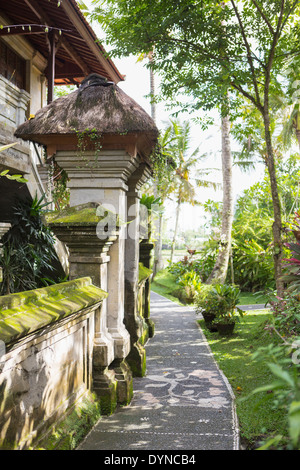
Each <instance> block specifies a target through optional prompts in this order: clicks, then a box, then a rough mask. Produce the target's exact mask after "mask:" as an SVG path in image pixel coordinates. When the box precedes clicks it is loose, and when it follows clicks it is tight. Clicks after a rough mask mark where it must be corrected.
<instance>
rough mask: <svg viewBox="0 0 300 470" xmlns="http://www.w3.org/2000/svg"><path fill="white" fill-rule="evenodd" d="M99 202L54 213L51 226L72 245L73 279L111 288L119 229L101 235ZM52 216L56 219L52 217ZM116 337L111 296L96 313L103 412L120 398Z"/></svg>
mask: <svg viewBox="0 0 300 470" xmlns="http://www.w3.org/2000/svg"><path fill="white" fill-rule="evenodd" d="M98 208H99V205H98V204H94V203H90V204H83V205H79V206H76V207H74V208H70V209H67V210H65V211H62V212H61V213H58V214H57V215H55V216H54V218H53V216H51V215H50V219H49V220H48V223H49V226H50V227H51V229H52V230H53V232H54V233H55V235H56V236H57V238H58V239H59V240H61V241H62V242H63V243H65V244H66V245H67V247H68V249H69V252H70V256H69V263H70V280H73V279H76V278H78V277H85V276H88V277H91V279H92V283H93V284H94V285H95V286H97V287H101V289H103V290H104V291H106V292H107V267H108V263H109V261H110V256H109V250H110V248H111V246H112V245H113V243H114V242H115V241H116V240H117V238H118V230H117V227H116V230H114V231H113V232H111V233H110V235H109V236H108V237H107V238H106V239H101V238H99V237H98V236H97V225H98V223H100V220H101V217H98V216H97V210H98ZM51 217H52V219H51ZM114 350H115V348H114V339H113V338H112V336H111V334H110V333H109V331H108V325H107V299H104V301H103V303H102V305H101V307H99V308H98V309H97V311H96V313H95V336H94V346H93V390H94V391H95V392H96V393H97V395H98V396H99V397H100V407H101V411H102V413H103V414H111V413H112V412H113V411H114V409H115V407H116V405H117V401H118V397H117V388H118V381H117V378H116V373H115V371H114V370H113V369H111V368H110V367H109V366H110V365H111V364H112V363H113V361H114V360H115V351H114Z"/></svg>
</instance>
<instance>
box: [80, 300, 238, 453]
mask: <svg viewBox="0 0 300 470" xmlns="http://www.w3.org/2000/svg"><path fill="white" fill-rule="evenodd" d="M151 318H152V320H153V321H154V323H155V336H154V337H153V338H151V339H150V340H149V341H148V343H147V345H146V352H147V375H146V376H145V377H143V378H135V379H134V381H133V390H134V397H133V399H132V402H131V404H130V405H129V406H128V407H125V408H121V409H119V410H118V411H116V412H115V413H114V414H113V415H112V416H109V417H104V418H102V419H101V420H100V421H99V422H98V423H97V424H96V426H95V427H94V428H93V430H92V431H91V432H90V433H89V434H88V436H87V437H86V438H85V440H84V441H83V443H82V444H81V445H80V446H79V447H78V450H228V449H229V450H237V449H238V446H239V437H238V430H237V420H236V415H235V407H234V400H233V393H232V390H231V388H230V385H229V384H228V382H227V380H226V378H225V377H224V376H223V374H222V373H221V371H220V370H219V369H218V367H217V364H216V362H215V360H214V358H213V355H212V353H211V351H210V348H209V346H208V344H207V342H206V339H205V337H204V335H203V333H202V331H201V330H200V329H199V328H198V326H197V323H196V319H197V317H196V315H195V312H194V311H193V309H192V308H190V307H182V306H179V305H177V304H176V303H174V302H172V301H170V300H168V299H166V298H165V297H162V296H160V295H158V294H156V293H154V292H152V293H151Z"/></svg>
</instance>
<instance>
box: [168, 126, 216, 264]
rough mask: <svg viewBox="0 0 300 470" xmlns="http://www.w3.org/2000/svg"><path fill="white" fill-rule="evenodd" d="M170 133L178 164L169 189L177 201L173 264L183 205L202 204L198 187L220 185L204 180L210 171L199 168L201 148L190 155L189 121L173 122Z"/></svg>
mask: <svg viewBox="0 0 300 470" xmlns="http://www.w3.org/2000/svg"><path fill="white" fill-rule="evenodd" d="M170 131H171V132H170V133H171V135H172V139H171V141H170V146H169V149H168V151H169V153H170V154H171V155H172V156H173V159H174V160H175V162H176V169H175V178H174V182H173V183H172V184H171V185H170V188H169V194H171V193H172V194H173V195H174V197H175V201H176V210H175V227H174V235H173V240H172V245H171V257H170V263H172V262H173V258H174V250H175V243H176V238H177V233H178V225H179V215H180V209H181V205H182V204H183V203H189V204H192V205H195V204H200V202H199V201H198V200H197V194H196V189H197V188H198V187H205V188H214V189H216V188H217V187H218V184H217V183H215V182H213V181H207V180H206V179H203V177H204V176H206V175H207V174H209V172H210V169H199V168H197V165H198V164H199V161H200V159H201V158H202V157H203V156H201V155H199V151H200V149H199V147H198V148H196V149H195V150H194V151H193V152H192V153H191V154H190V155H189V150H190V142H191V127H190V123H189V122H188V121H184V122H183V124H180V122H179V121H178V120H177V121H176V120H174V121H171V126H170Z"/></svg>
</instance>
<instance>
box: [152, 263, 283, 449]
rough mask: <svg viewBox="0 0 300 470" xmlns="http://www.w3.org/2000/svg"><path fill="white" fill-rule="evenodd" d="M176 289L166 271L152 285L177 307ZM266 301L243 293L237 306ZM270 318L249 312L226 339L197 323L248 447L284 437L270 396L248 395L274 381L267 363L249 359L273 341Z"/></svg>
mask: <svg viewBox="0 0 300 470" xmlns="http://www.w3.org/2000/svg"><path fill="white" fill-rule="evenodd" d="M178 287H179V286H178V284H176V282H175V277H174V276H173V275H172V274H170V273H169V272H168V271H166V270H163V271H161V272H159V273H158V274H157V276H156V277H155V280H154V282H153V283H152V290H153V291H154V292H157V293H158V294H160V295H163V296H164V297H167V298H168V299H170V300H172V301H174V302H176V303H179V304H180V303H181V302H180V301H179V300H178V298H177V297H176V296H175V295H174V293H176V289H178ZM265 301H266V299H265V298H263V297H262V296H261V297H256V296H254V295H252V294H249V293H245V294H242V295H241V302H240V303H241V304H243V305H249V304H264V303H265ZM270 315H271V314H270V313H269V311H268V310H249V311H248V312H247V314H246V315H245V317H244V318H243V320H242V321H241V322H240V323H238V324H237V325H236V329H235V331H234V334H233V335H232V336H231V337H227V338H224V337H221V336H219V334H218V333H212V332H210V331H209V330H207V329H206V328H205V323H204V321H203V320H200V321H199V324H200V326H201V328H202V329H203V332H204V334H205V336H206V338H207V341H208V343H209V345H210V347H211V350H212V352H213V354H214V357H215V359H216V361H217V363H218V364H219V367H220V369H221V370H222V371H223V372H224V374H225V376H226V377H227V379H228V381H229V382H230V384H231V386H232V389H233V391H234V393H235V396H236V406H237V415H238V419H239V425H240V432H241V439H242V441H243V442H244V443H245V445H246V446H247V448H257V447H258V446H259V442H260V441H262V440H263V439H264V438H265V437H267V436H270V435H272V434H273V433H274V434H283V435H284V434H285V416H284V415H282V413H281V412H280V411H278V410H276V409H273V408H272V400H271V396H272V395H271V394H270V393H266V392H264V393H260V394H255V395H252V396H251V397H250V396H249V395H250V394H251V392H252V391H253V390H254V389H255V388H257V387H260V386H262V385H266V384H267V383H271V382H272V381H273V378H274V377H273V376H272V374H271V372H270V371H269V369H268V367H267V365H266V364H261V363H259V362H258V361H255V360H253V358H252V354H253V352H255V351H256V350H257V349H258V348H259V347H260V346H265V345H268V344H269V343H270V342H274V341H276V339H275V338H273V337H272V338H271V337H270V336H269V333H268V332H267V331H265V330H264V326H265V324H266V322H267V320H268V319H269V318H270ZM195 320H197V317H196V318H195ZM247 397H248V398H247Z"/></svg>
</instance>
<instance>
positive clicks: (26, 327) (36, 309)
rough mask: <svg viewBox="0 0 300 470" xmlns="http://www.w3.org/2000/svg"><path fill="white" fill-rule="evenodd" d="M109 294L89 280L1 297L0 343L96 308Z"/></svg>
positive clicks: (83, 279) (78, 280) (10, 341)
mask: <svg viewBox="0 0 300 470" xmlns="http://www.w3.org/2000/svg"><path fill="white" fill-rule="evenodd" d="M107 296H108V293H107V292H105V291H103V290H102V289H100V288H98V287H96V286H94V285H93V284H92V280H91V278H90V277H84V278H80V279H75V280H73V281H68V282H62V283H60V284H54V285H52V286H48V287H43V288H41V289H35V290H31V291H25V292H19V293H16V294H10V295H4V296H2V297H0V340H1V341H3V342H4V343H5V344H9V343H12V342H14V341H16V340H19V339H20V338H22V337H24V336H26V335H28V334H30V333H33V332H34V331H36V330H38V329H40V328H43V327H46V326H47V325H50V324H51V323H54V322H56V321H58V320H60V319H62V318H65V317H67V316H69V315H72V314H75V313H78V312H80V311H81V310H84V309H87V308H90V307H95V308H97V306H98V305H100V303H101V302H102V301H103V300H104V299H105V298H106V297H107Z"/></svg>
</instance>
